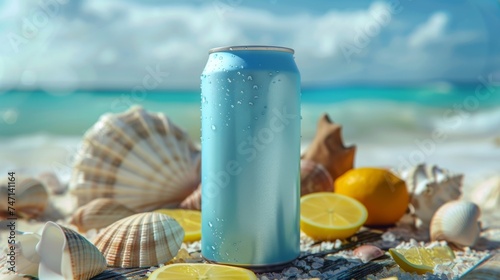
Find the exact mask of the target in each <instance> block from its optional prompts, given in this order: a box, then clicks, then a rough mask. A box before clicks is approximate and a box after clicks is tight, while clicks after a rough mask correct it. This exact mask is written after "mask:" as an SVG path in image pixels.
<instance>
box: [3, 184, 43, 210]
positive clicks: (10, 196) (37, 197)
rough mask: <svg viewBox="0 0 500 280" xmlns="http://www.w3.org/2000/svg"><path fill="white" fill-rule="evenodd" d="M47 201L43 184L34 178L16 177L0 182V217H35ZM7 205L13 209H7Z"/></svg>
mask: <svg viewBox="0 0 500 280" xmlns="http://www.w3.org/2000/svg"><path fill="white" fill-rule="evenodd" d="M48 203H49V194H48V192H47V189H46V187H45V185H44V184H43V183H42V182H40V181H39V180H37V179H34V178H29V177H26V178H22V177H20V178H18V179H17V180H15V181H14V182H9V181H8V180H4V181H2V182H1V183H0V217H7V216H12V215H11V213H15V215H17V216H19V217H22V218H28V219H29V218H36V217H38V216H40V215H42V214H43V212H44V211H45V209H46V208H47V205H48ZM9 207H10V208H13V209H15V211H9Z"/></svg>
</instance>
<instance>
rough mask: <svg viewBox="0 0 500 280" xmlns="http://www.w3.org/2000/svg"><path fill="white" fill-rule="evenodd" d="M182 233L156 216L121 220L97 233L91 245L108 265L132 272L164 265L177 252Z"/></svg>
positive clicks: (166, 219)
mask: <svg viewBox="0 0 500 280" xmlns="http://www.w3.org/2000/svg"><path fill="white" fill-rule="evenodd" d="M183 239H184V230H183V229H182V227H181V226H180V225H179V223H177V221H175V220H174V219H172V218H170V217H169V216H167V215H165V214H161V213H156V212H146V213H139V214H135V215H132V216H129V217H127V218H123V219H121V220H119V221H117V222H115V223H113V224H111V225H110V226H108V227H107V228H105V229H104V230H103V231H101V233H99V234H98V235H97V236H96V238H95V239H94V244H95V245H96V247H97V248H99V250H100V251H101V252H102V253H103V254H104V257H105V258H106V260H107V262H108V265H109V266H113V267H123V268H133V267H149V266H155V265H159V264H164V263H166V262H168V261H169V260H171V259H172V258H174V257H175V256H176V255H177V252H178V251H179V249H180V247H181V244H182V240H183Z"/></svg>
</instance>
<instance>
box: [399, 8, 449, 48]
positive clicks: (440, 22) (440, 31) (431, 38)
mask: <svg viewBox="0 0 500 280" xmlns="http://www.w3.org/2000/svg"><path fill="white" fill-rule="evenodd" d="M447 24H448V16H447V15H446V14H445V13H442V12H437V13H434V14H433V15H432V16H431V17H430V18H429V20H428V21H427V22H425V23H423V24H421V25H419V26H418V27H417V28H416V29H415V31H414V32H413V33H412V34H410V36H409V39H408V44H409V45H410V46H411V47H423V46H425V45H428V44H430V43H433V42H436V41H438V40H440V39H442V38H443V37H445V31H446V30H445V28H446V25H447Z"/></svg>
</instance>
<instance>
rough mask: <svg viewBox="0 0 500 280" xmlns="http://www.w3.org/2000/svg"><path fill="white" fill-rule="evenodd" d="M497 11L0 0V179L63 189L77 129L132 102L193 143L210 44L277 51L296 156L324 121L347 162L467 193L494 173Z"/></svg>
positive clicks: (499, 134)
mask: <svg viewBox="0 0 500 280" xmlns="http://www.w3.org/2000/svg"><path fill="white" fill-rule="evenodd" d="M499 15H500V2H498V1H493V0H492V1H486V0H484V1H464V0H460V1H454V2H449V1H407V0H401V1H365V0H363V1H335V2H332V1H326V0H322V1H308V2H305V1H298V0H293V1H284V0H270V1H258V2H257V1H248V0H220V1H219V0H214V1H201V0H193V1H180V0H178V1H174V0H172V1H156V0H149V1H139V0H127V1H119V0H110V1H97V0H88V1H81V0H42V1H15V0H6V1H2V2H1V3H0V38H2V40H1V42H2V44H0V176H2V175H1V174H4V173H5V174H6V173H7V171H16V172H18V173H27V174H37V173H40V172H47V171H49V172H55V173H57V174H58V175H59V176H60V177H61V179H63V180H64V181H67V180H68V179H69V176H70V172H71V165H72V160H73V157H74V155H75V153H76V151H77V149H78V146H79V144H80V141H81V138H82V136H83V134H84V133H85V131H86V130H87V129H88V128H89V127H90V126H92V125H93V124H94V123H95V122H96V121H97V120H98V119H99V117H100V116H101V115H102V114H105V113H118V112H122V111H124V110H126V109H127V108H129V107H130V106H132V105H140V106H143V107H144V108H146V109H147V110H150V111H155V112H163V113H165V114H166V115H167V116H169V117H170V118H171V119H172V120H173V121H174V123H176V124H177V125H179V126H181V127H182V128H184V129H185V130H186V131H187V132H188V133H189V134H190V136H191V137H192V138H193V139H194V140H195V141H196V142H199V139H200V88H199V76H200V74H201V71H202V70H203V67H204V66H205V63H206V60H207V57H208V50H209V49H210V48H213V47H218V46H227V45H278V46H286V47H290V48H293V49H295V59H296V62H297V65H298V67H299V70H300V72H301V76H302V143H303V148H305V147H307V145H308V143H309V142H310V141H311V139H312V138H313V136H314V133H315V130H316V122H317V120H318V118H319V117H320V116H321V114H323V113H327V114H329V115H330V117H331V119H332V120H333V121H334V122H337V123H340V124H341V125H342V126H343V137H344V141H345V143H346V144H347V145H351V144H355V145H357V154H356V161H355V165H356V166H383V167H390V168H393V169H396V170H402V169H405V168H408V167H410V166H413V165H416V164H418V163H420V162H427V163H429V164H437V165H439V166H441V167H444V168H447V169H449V170H450V171H452V172H457V173H464V174H465V175H466V176H465V181H466V184H467V185H474V184H476V183H477V182H478V181H481V180H484V179H485V178H487V177H489V176H492V175H496V174H500V36H498V30H500V17H499ZM145 79H150V81H152V83H150V84H148V85H147V86H146V85H145V84H144V81H145ZM5 176H6V175H5Z"/></svg>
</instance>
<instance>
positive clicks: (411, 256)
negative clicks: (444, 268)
mask: <svg viewBox="0 0 500 280" xmlns="http://www.w3.org/2000/svg"><path fill="white" fill-rule="evenodd" d="M389 253H390V254H391V256H392V258H393V259H394V261H395V262H396V263H397V264H398V265H399V266H400V267H401V268H402V269H403V270H404V271H406V272H416V273H418V274H425V273H427V272H430V273H432V272H433V270H434V266H435V265H437V264H442V263H446V262H451V261H453V260H454V259H455V254H454V253H453V250H451V248H450V247H448V246H436V247H432V248H424V247H411V248H408V249H402V248H400V249H389Z"/></svg>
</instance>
